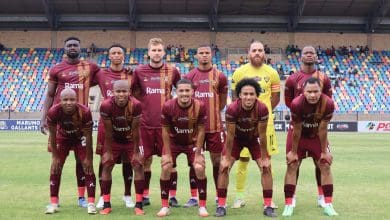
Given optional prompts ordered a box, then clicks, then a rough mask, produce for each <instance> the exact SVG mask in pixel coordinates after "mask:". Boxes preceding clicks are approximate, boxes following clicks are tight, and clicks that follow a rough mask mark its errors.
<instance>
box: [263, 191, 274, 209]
mask: <svg viewBox="0 0 390 220" xmlns="http://www.w3.org/2000/svg"><path fill="white" fill-rule="evenodd" d="M263 199H264V206H271V203H272V189H266V190H263Z"/></svg>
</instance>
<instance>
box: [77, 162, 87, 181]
mask: <svg viewBox="0 0 390 220" xmlns="http://www.w3.org/2000/svg"><path fill="white" fill-rule="evenodd" d="M76 178H77V186H78V187H85V175H84V170H83V165H82V164H81V162H78V161H77V160H76Z"/></svg>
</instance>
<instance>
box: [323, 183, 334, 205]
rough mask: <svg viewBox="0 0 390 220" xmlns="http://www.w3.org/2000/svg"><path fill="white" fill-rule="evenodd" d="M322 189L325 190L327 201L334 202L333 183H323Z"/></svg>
mask: <svg viewBox="0 0 390 220" xmlns="http://www.w3.org/2000/svg"><path fill="white" fill-rule="evenodd" d="M322 190H324V197H325V203H332V200H333V197H332V196H333V184H327V185H322Z"/></svg>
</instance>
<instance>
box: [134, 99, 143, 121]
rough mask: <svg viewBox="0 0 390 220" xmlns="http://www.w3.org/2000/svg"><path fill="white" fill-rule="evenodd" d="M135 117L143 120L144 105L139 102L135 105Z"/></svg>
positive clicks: (135, 102)
mask: <svg viewBox="0 0 390 220" xmlns="http://www.w3.org/2000/svg"><path fill="white" fill-rule="evenodd" d="M133 108H134V109H133V117H134V118H141V113H142V105H141V103H140V102H138V101H134V105H133Z"/></svg>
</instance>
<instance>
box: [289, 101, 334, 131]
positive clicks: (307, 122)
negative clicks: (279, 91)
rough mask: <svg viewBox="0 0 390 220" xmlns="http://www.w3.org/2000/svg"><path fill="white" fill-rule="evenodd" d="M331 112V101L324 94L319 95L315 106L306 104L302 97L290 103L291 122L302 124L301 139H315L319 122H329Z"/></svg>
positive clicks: (332, 108)
mask: <svg viewBox="0 0 390 220" xmlns="http://www.w3.org/2000/svg"><path fill="white" fill-rule="evenodd" d="M333 112H334V103H333V100H332V99H331V98H329V97H328V96H326V95H324V94H321V97H320V100H319V101H318V103H317V104H310V103H308V102H307V101H306V98H305V96H304V95H300V96H298V97H296V98H295V99H294V100H293V101H292V103H291V117H292V121H293V122H302V136H303V137H308V138H314V137H316V136H317V135H318V126H319V125H320V122H321V121H323V120H324V121H330V119H331V118H332V116H333Z"/></svg>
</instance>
